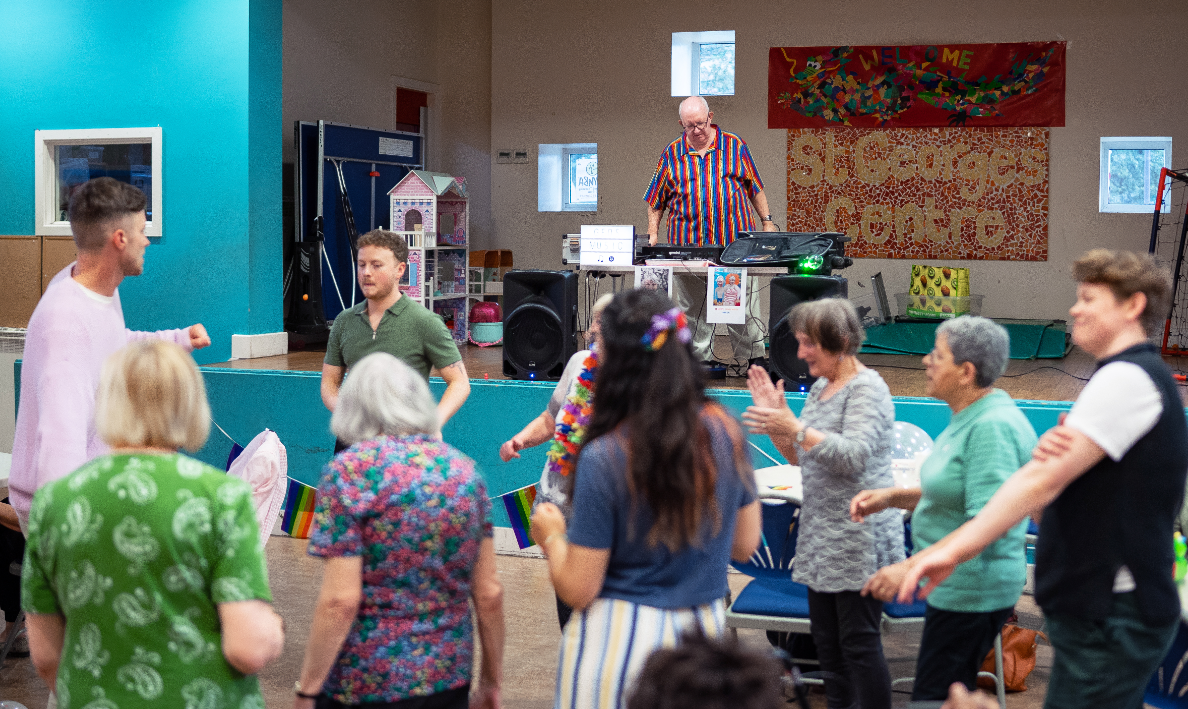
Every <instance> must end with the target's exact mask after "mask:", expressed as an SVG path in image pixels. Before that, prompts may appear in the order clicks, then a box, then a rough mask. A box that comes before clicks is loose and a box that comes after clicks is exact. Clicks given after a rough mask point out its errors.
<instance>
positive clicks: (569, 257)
mask: <svg viewBox="0 0 1188 709" xmlns="http://www.w3.org/2000/svg"><path fill="white" fill-rule="evenodd" d="M849 240H850V237H848V236H845V235H843V234H838V233H834V232H763V231H756V232H747V231H742V232H739V233H738V238H737V239H736V240H734V241H733V242H731V243H730V245H729V246H725V247H722V246H681V245H669V244H657V245H656V246H648V245H647V243H648V242H647V235H641V234H636V235H635V239H634V249H633V254H632V259H631V265H627V264H622V265H615V266H613V267H609V266H589V265H584V266H583V265H580V264H581V237H580V235H579V234H565V235H563V236H562V244H561V261H562V263H564V264H567V265H577V266H578V268H579V269H580V270H582V271H583V272H584V273H585V274H587V276H588V277H594V278H601V277H604V276H606V275H610V276H612V277H614V278H615V279H616V281H617V280H618V278H620V277H622V276H624V275H627V273H628V272H630V271H632V270H633V269H634V267H635V266H643V265H651V266H672V267H673V268H674V271H682V270H683V271H687V272H696V273H702V274H704V273H706V272H707V271H708V270H709V268H710V267H712V266H730V267H739V268H746V269H747V270H748V274H750V275H758V276H769V277H771V278H772V281H771V285H770V287H769V288H763V289H762V290H764V291H767V292H766V293H765V295H766V297H767V298H768V299H769V300H768V305H769V308H768V310H769V319H768V327H767V334H768V339H769V342H770V349H769V358H770V363H769V365H770V366H769V367H768V369H769V371H771V372H772V373H773V374H774V375H777V376H779V377H780V378H783V379H785V380H787V387H788V390H789V391H795V390H807V388H808V386H810V385H811V384H812V378H811V377H810V376H809V375H808V369H807V367H806V366H805V365H804V363H803V361H801V360H800V359H798V358H797V357H796V348H797V344H796V338H795V335H794V333H792V332H791V329H790V328H789V327H788V324H787V315H788V311H790V310H791V309H792V307H793V306H795V305H797V304H799V303H802V302H806V301H809V300H816V299H818V298H827V297H842V298H845V297H847V295H848V292H849V288H848V281H847V280H846V279H845V278H844V277H841V276H835V275H833V271H835V270H840V269H843V268H847V267H849V266H851V265H853V263H854V262H853V259H851V258H849V257H848V256H846V255H845V244H846V242H848V241H849ZM621 285H624V284H618V283H616V286H615V287H616V289H617V288H618V287H620V286H621ZM625 285H627V287H630V286H629V284H625ZM745 370H746V365H745V364H744V365H742V371H741V372H740V374H743V375H745ZM726 372H727V365H725V364H722V363H718V362H710V363H707V366H706V373H707V375H708V376H709V377H710V378H711V379H723V378H725V377H726Z"/></svg>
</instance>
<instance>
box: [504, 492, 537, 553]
mask: <svg viewBox="0 0 1188 709" xmlns="http://www.w3.org/2000/svg"><path fill="white" fill-rule="evenodd" d="M499 499H501V500H503V506H504V507H505V508H507V517H508V519H510V520H511V526H512V531H514V532H515V533H516V543H517V544H519V545H520V548H521V549H527V548H528V547H530V546H532V545H533V544H534V543H535V542H533V541H532V535H531V534H529V532H531V530H532V503H533V502H534V501H535V500H536V486H535V485H529V486H528V487H524V488H520V489H519V490H514V491H512V492H509V493H507V494H506V495H500V496H499Z"/></svg>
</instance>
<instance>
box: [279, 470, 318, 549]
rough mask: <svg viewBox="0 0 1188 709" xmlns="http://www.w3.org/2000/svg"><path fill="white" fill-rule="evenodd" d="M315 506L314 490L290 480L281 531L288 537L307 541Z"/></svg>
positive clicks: (315, 490) (315, 492)
mask: <svg viewBox="0 0 1188 709" xmlns="http://www.w3.org/2000/svg"><path fill="white" fill-rule="evenodd" d="M316 504H317V489H316V488H312V487H310V486H309V485H305V484H303V483H299V482H297V481H296V480H292V479H290V480H289V490H288V492H287V493H286V494H285V516H284V519H282V520H281V531H283V532H284V533H285V534H288V535H289V536H290V537H296V538H298V539H308V538H309V528H310V526H312V525H313V518H314V507H315V506H316Z"/></svg>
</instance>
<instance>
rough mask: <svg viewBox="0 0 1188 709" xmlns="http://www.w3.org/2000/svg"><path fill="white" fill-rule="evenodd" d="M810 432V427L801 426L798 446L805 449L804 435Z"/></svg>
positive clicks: (797, 440) (797, 434) (797, 439)
mask: <svg viewBox="0 0 1188 709" xmlns="http://www.w3.org/2000/svg"><path fill="white" fill-rule="evenodd" d="M806 431H808V426H801V427H800V430H799V431H797V432H796V445H798V446H800V447H802V448H803V447H804V434H805V432H806Z"/></svg>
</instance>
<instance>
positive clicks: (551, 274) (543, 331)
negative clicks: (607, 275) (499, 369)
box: [503, 271, 578, 380]
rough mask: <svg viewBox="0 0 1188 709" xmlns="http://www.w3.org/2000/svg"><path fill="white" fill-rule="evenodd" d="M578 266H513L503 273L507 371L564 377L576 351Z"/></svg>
mask: <svg viewBox="0 0 1188 709" xmlns="http://www.w3.org/2000/svg"><path fill="white" fill-rule="evenodd" d="M577 310H578V274H577V272H576V271H509V272H507V273H506V274H504V276H503V373H504V375H505V376H508V377H511V378H512V379H552V380H557V379H560V378H561V373H562V372H563V371H564V370H565V363H566V362H568V361H569V358H570V357H572V356H573V354H574V353H575V352H577Z"/></svg>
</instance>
